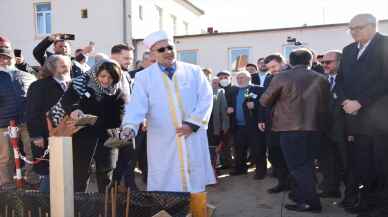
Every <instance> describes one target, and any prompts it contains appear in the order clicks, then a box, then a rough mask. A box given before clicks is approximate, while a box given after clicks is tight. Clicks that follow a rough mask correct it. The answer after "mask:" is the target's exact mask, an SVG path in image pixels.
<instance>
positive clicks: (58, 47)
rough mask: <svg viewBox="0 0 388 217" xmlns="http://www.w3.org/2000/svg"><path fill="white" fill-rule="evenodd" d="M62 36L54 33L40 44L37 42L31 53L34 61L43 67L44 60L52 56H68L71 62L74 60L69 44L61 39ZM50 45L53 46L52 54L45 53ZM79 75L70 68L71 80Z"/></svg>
mask: <svg viewBox="0 0 388 217" xmlns="http://www.w3.org/2000/svg"><path fill="white" fill-rule="evenodd" d="M62 35H63V34H61V33H54V34H52V35H50V36H47V37H45V38H44V39H43V40H42V41H41V42H39V44H38V45H36V47H35V48H34V50H33V52H32V53H33V55H34V57H35V59H36V61H38V63H39V64H40V65H41V66H43V64H44V62H45V61H46V59H47V58H48V57H49V56H51V55H53V54H57V55H65V56H68V57H69V58H70V59H71V60H74V58H73V57H72V56H71V47H70V43H69V42H68V41H66V40H64V39H61V37H62ZM51 45H53V51H54V53H51V52H50V51H47V49H48V48H49V47H50V46H51ZM72 65H73V64H72ZM80 75H81V73H80V72H79V71H77V68H76V67H71V71H70V76H71V77H72V78H75V77H78V76H80Z"/></svg>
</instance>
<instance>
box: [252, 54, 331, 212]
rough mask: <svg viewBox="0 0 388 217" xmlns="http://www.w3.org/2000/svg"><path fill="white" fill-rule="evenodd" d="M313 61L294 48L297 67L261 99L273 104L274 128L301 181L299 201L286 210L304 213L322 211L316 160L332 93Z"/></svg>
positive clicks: (297, 193) (279, 78)
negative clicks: (315, 170)
mask: <svg viewBox="0 0 388 217" xmlns="http://www.w3.org/2000/svg"><path fill="white" fill-rule="evenodd" d="M311 62H312V54H311V53H310V51H308V50H306V49H299V50H295V51H293V52H292V53H291V54H290V64H291V65H292V66H293V68H292V69H290V70H287V71H284V72H282V73H280V74H279V75H278V76H275V77H274V78H273V80H272V82H271V83H270V85H269V87H268V89H267V90H266V91H265V92H264V94H263V95H262V97H261V99H260V103H261V104H262V105H263V106H265V107H269V106H273V117H272V121H273V122H272V131H274V132H279V133H280V146H281V149H282V151H283V154H284V158H285V160H286V162H287V166H288V168H289V170H290V173H291V175H292V176H293V177H294V179H295V180H296V183H297V186H296V189H295V196H296V198H295V202H296V204H295V205H294V204H292V205H291V204H288V205H286V209H289V210H294V211H301V212H306V211H309V212H321V210H322V208H321V203H320V200H319V197H318V195H317V193H316V190H315V181H314V176H313V173H314V165H313V162H314V157H316V153H315V151H316V150H317V149H318V148H317V147H316V146H317V145H318V142H319V132H320V131H321V130H322V129H321V128H322V123H321V122H322V121H321V120H322V119H323V118H324V116H325V115H326V113H327V106H328V99H329V93H330V90H329V82H328V81H327V79H326V78H325V77H324V76H323V75H320V74H318V73H317V72H314V71H312V70H310V69H309V67H311Z"/></svg>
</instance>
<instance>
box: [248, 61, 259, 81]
mask: <svg viewBox="0 0 388 217" xmlns="http://www.w3.org/2000/svg"><path fill="white" fill-rule="evenodd" d="M245 69H246V70H247V71H248V72H249V73H250V74H251V82H252V84H254V85H260V76H259V73H258V72H257V66H256V65H255V64H252V63H248V64H247V65H246V66H245Z"/></svg>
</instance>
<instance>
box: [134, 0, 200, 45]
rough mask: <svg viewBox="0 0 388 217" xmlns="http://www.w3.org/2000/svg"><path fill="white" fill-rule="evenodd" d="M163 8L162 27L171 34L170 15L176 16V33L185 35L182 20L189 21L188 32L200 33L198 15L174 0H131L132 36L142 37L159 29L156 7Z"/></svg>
mask: <svg viewBox="0 0 388 217" xmlns="http://www.w3.org/2000/svg"><path fill="white" fill-rule="evenodd" d="M139 5H141V6H142V7H143V20H140V19H139ZM155 6H158V7H160V8H162V10H163V29H164V30H166V31H168V32H169V33H170V34H173V24H172V19H171V15H174V16H175V17H176V18H177V22H176V23H177V35H186V32H185V27H184V25H183V22H187V23H189V34H199V33H201V28H200V21H199V15H197V14H195V13H194V12H193V11H192V10H189V9H187V8H186V7H184V6H183V5H182V4H180V3H178V2H177V1H175V0H132V22H133V27H132V28H133V29H132V31H133V38H144V37H145V36H146V35H148V34H150V33H151V32H154V31H157V30H159V22H158V19H159V18H158V13H157V10H156V7H155Z"/></svg>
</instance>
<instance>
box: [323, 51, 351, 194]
mask: <svg viewBox="0 0 388 217" xmlns="http://www.w3.org/2000/svg"><path fill="white" fill-rule="evenodd" d="M341 57H342V53H341V52H340V51H329V52H327V53H326V54H325V55H324V56H323V59H322V61H321V62H322V64H323V67H324V69H325V74H326V75H327V79H328V81H329V83H330V92H331V94H330V102H329V112H328V115H327V119H326V129H325V130H324V131H323V134H322V140H321V141H322V142H321V147H320V156H319V160H320V161H319V165H320V170H321V172H322V175H323V180H322V183H321V190H322V192H321V193H320V197H322V198H341V192H340V183H341V181H342V178H343V175H345V174H342V173H343V172H345V167H346V166H347V163H346V159H347V141H346V136H345V122H344V112H343V110H342V106H341V104H340V103H339V102H338V101H337V95H336V93H335V87H336V80H335V79H336V77H337V72H338V68H339V65H340V62H341Z"/></svg>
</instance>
